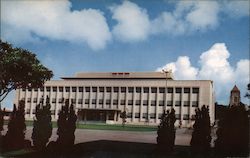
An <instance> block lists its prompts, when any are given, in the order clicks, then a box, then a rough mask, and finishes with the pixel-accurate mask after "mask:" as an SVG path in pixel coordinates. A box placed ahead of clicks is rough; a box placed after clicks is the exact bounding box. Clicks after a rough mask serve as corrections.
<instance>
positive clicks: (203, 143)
mask: <svg viewBox="0 0 250 158" xmlns="http://www.w3.org/2000/svg"><path fill="white" fill-rule="evenodd" d="M195 113H196V114H195V123H194V125H193V128H194V130H193V133H192V139H191V142H190V145H191V149H192V151H194V152H199V153H207V152H208V151H209V150H210V147H211V139H212V138H211V126H210V117H209V108H208V106H207V107H206V106H205V105H203V106H202V108H201V110H200V109H199V108H197V109H196V110H195Z"/></svg>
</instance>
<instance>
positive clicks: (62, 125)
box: [56, 99, 77, 148]
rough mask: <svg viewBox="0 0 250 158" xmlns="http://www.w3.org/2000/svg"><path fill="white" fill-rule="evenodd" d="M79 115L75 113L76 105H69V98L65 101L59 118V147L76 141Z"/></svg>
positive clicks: (71, 144)
mask: <svg viewBox="0 0 250 158" xmlns="http://www.w3.org/2000/svg"><path fill="white" fill-rule="evenodd" d="M76 120H77V116H76V114H75V110H74V106H73V104H71V106H70V107H69V100H68V99H67V100H66V101H65V105H64V106H62V109H61V111H60V112H59V118H58V120H57V126H58V130H57V134H58V139H57V142H56V143H57V145H58V147H59V148H65V147H70V146H73V145H74V142H75V129H76Z"/></svg>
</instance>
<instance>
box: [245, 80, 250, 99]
mask: <svg viewBox="0 0 250 158" xmlns="http://www.w3.org/2000/svg"><path fill="white" fill-rule="evenodd" d="M247 90H248V92H247V93H246V95H245V97H247V98H248V99H250V83H248V84H247Z"/></svg>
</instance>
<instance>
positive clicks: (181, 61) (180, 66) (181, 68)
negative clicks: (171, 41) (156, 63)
mask: <svg viewBox="0 0 250 158" xmlns="http://www.w3.org/2000/svg"><path fill="white" fill-rule="evenodd" d="M162 69H164V70H167V71H169V70H171V71H172V72H173V73H174V77H175V78H177V79H186V80H194V79H196V76H197V73H198V69H197V68H195V67H192V66H191V63H190V60H189V57H187V56H180V57H178V59H177V61H176V62H171V63H168V64H166V65H165V66H163V67H160V68H157V71H161V70H162Z"/></svg>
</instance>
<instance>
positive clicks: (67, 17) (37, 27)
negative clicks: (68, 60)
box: [1, 0, 111, 50]
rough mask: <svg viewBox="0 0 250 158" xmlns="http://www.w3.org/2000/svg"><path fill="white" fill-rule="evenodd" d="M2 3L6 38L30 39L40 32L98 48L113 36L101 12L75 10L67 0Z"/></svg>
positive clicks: (14, 39) (26, 40) (27, 40)
mask: <svg viewBox="0 0 250 158" xmlns="http://www.w3.org/2000/svg"><path fill="white" fill-rule="evenodd" d="M1 5H2V6H1V14H2V16H1V17H2V19H1V23H3V24H2V25H3V26H6V27H4V28H2V30H1V31H2V36H3V37H2V38H4V39H5V40H11V41H14V42H30V41H33V40H34V39H35V35H36V36H37V35H38V36H40V37H45V38H49V39H51V40H65V41H69V42H79V43H83V42H86V43H87V44H88V45H89V46H90V47H91V48H92V49H94V50H98V49H102V48H104V47H105V45H106V44H107V42H108V41H109V40H110V39H111V33H110V31H109V27H108V25H107V22H106V19H105V17H104V16H103V13H102V12H101V11H99V10H96V9H83V10H80V11H77V10H75V11H71V3H70V2H69V1H67V0H61V1H1ZM16 33H17V34H16Z"/></svg>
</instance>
